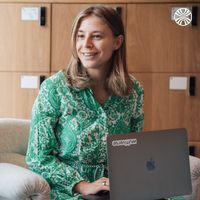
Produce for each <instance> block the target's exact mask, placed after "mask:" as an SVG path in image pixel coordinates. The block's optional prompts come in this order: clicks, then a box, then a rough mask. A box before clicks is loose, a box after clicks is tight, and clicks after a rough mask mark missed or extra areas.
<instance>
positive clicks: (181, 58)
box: [127, 3, 200, 72]
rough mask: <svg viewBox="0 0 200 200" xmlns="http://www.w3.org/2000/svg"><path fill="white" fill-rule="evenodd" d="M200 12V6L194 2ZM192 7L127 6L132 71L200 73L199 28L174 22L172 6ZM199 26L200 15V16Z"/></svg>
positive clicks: (188, 5) (186, 5)
mask: <svg viewBox="0 0 200 200" xmlns="http://www.w3.org/2000/svg"><path fill="white" fill-rule="evenodd" d="M195 5H196V6H198V8H199V9H200V4H199V3H195ZM190 6H192V4H186V3H185V4H159V3H158V4H128V5H127V50H128V54H127V57H128V65H129V70H130V71H132V72H196V71H198V72H200V56H199V55H200V26H199V24H198V26H191V25H188V26H180V25H177V24H176V23H175V21H172V20H171V9H172V8H173V7H190ZM197 21H198V23H199V22H200V14H199V13H198V20H197Z"/></svg>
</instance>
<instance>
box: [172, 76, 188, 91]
mask: <svg viewBox="0 0 200 200" xmlns="http://www.w3.org/2000/svg"><path fill="white" fill-rule="evenodd" d="M187 85H188V78H187V77H184V76H183V77H181V76H180V77H178V76H171V77H170V79H169V89H170V90H186V89H187Z"/></svg>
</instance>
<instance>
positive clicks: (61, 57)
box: [51, 4, 126, 72]
mask: <svg viewBox="0 0 200 200" xmlns="http://www.w3.org/2000/svg"><path fill="white" fill-rule="evenodd" d="M89 6H91V4H53V5H52V54H51V59H52V60H51V64H52V68H51V70H52V71H53V72H55V71H58V70H60V69H65V68H66V66H67V64H68V62H69V60H70V57H71V47H70V39H71V27H72V23H73V21H74V19H75V17H76V15H77V14H78V13H79V12H80V11H81V10H83V9H86V8H87V7H89ZM111 6H112V7H114V8H116V7H122V18H123V20H124V21H125V16H126V9H125V8H126V6H125V5H122V4H111Z"/></svg>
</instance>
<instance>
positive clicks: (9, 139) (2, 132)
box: [0, 118, 50, 200]
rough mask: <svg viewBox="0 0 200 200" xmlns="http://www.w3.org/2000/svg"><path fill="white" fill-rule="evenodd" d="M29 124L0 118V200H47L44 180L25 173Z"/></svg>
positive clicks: (48, 190)
mask: <svg viewBox="0 0 200 200" xmlns="http://www.w3.org/2000/svg"><path fill="white" fill-rule="evenodd" d="M29 128H30V121H29V120H23V119H12V118H0V199H1V200H8V199H9V200H49V199H50V187H49V184H48V183H47V182H46V180H45V179H44V178H43V177H42V176H40V175H38V174H36V173H34V172H32V171H30V170H28V169H27V168H28V167H27V165H26V162H25V155H26V150H27V143H28V135H29Z"/></svg>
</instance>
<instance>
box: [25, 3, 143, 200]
mask: <svg viewBox="0 0 200 200" xmlns="http://www.w3.org/2000/svg"><path fill="white" fill-rule="evenodd" d="M71 41H72V58H71V60H70V62H69V65H68V67H67V69H66V71H60V72H58V73H56V74H55V75H53V76H52V77H50V78H48V79H46V80H45V81H44V82H43V83H42V85H41V89H40V92H39V95H38V97H37V99H36V101H35V103H34V106H33V112H32V123H31V130H30V138H29V145H28V151H27V164H28V165H29V167H30V169H32V170H33V171H35V172H37V173H39V174H41V175H42V176H43V177H44V178H45V179H46V180H47V181H48V183H49V185H50V186H51V198H52V199H57V200H61V199H65V200H67V199H82V195H87V194H96V193H98V192H100V191H101V190H104V191H105V190H107V191H108V190H109V178H108V166H107V153H106V139H107V135H108V134H120V133H123V134H128V133H130V132H137V131H141V130H142V128H143V121H144V116H143V100H144V99H143V98H144V96H143V88H142V87H141V85H140V83H139V82H138V81H137V80H136V79H135V78H134V77H132V76H130V75H129V74H128V71H127V66H126V59H125V58H126V52H125V34H124V27H123V23H122V20H121V18H120V16H119V15H118V13H117V12H116V11H115V10H114V9H112V8H110V7H108V6H103V5H97V6H92V7H89V8H88V9H86V10H84V11H82V12H81V13H80V14H79V15H78V16H77V18H76V19H75V22H74V24H73V27H72V39H71Z"/></svg>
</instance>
